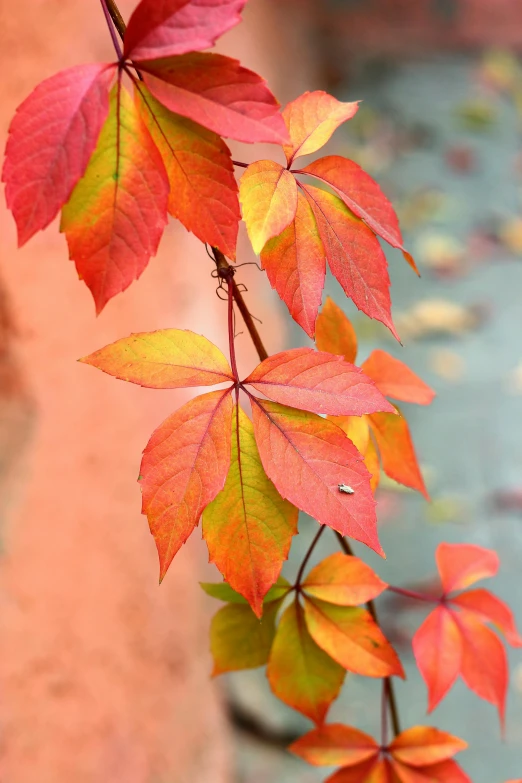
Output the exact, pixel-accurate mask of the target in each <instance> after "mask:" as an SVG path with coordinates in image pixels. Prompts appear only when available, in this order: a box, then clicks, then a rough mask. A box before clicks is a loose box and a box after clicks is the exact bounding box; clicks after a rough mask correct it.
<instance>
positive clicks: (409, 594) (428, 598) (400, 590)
mask: <svg viewBox="0 0 522 783" xmlns="http://www.w3.org/2000/svg"><path fill="white" fill-rule="evenodd" d="M387 589H388V590H389V591H390V592H391V593H397V595H403V596H404V597H405V598H413V599H415V600H416V601H425V602H427V603H430V604H438V603H440V600H441V599H440V598H436V597H435V596H433V595H424V594H423V593H418V592H417V591H416V590H406V589H405V588H404V587H394V585H388V587H387Z"/></svg>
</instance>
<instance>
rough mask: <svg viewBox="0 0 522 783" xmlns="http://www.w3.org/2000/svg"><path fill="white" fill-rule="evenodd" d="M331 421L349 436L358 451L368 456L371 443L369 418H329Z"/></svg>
mask: <svg viewBox="0 0 522 783" xmlns="http://www.w3.org/2000/svg"><path fill="white" fill-rule="evenodd" d="M329 419H330V421H333V423H334V424H336V425H337V426H338V427H340V428H341V429H342V431H343V432H345V433H346V435H348V437H349V438H350V440H351V441H352V443H353V445H354V446H355V448H356V449H357V451H359V452H360V453H361V454H363V455H365V454H366V451H367V449H368V444H369V442H370V426H369V424H368V421H369V419H368V416H329Z"/></svg>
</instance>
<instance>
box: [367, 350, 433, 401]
mask: <svg viewBox="0 0 522 783" xmlns="http://www.w3.org/2000/svg"><path fill="white" fill-rule="evenodd" d="M361 370H362V371H363V372H364V373H365V374H366V375H368V377H369V378H371V379H372V381H374V383H375V385H376V386H377V388H378V389H379V391H380V392H382V394H384V395H385V396H386V397H394V398H395V399H396V400H401V401H402V402H414V403H417V404H418V405H429V404H430V403H431V402H432V401H433V398H434V397H435V392H434V391H433V389H431V388H430V387H429V386H428V385H427V384H426V383H424V381H423V380H421V378H419V376H418V375H416V374H415V373H414V372H413V371H412V370H410V368H409V367H408V366H407V365H406V364H404V362H401V361H400V360H399V359H395V358H394V357H393V356H390V354H389V353H386V351H379V350H377V351H373V352H372V353H371V354H370V355H369V357H368V358H367V359H366V361H365V362H363V363H362V364H361Z"/></svg>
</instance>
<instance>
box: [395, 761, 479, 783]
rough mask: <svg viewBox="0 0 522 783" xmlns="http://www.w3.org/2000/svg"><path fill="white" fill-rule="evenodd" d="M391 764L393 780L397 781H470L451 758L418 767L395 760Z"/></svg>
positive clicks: (449, 782)
mask: <svg viewBox="0 0 522 783" xmlns="http://www.w3.org/2000/svg"><path fill="white" fill-rule="evenodd" d="M391 766H392V768H393V772H394V773H395V775H396V777H394V778H393V780H394V781H396V780H397V781H399V783H471V780H470V778H469V777H468V776H467V775H466V774H465V772H463V771H462V769H461V768H460V767H459V765H458V764H457V763H456V762H455V761H453V760H452V759H449V760H448V761H441V762H440V763H439V764H432V765H430V766H427V767H422V768H420V769H419V768H417V767H408V766H407V765H405V764H401V763H400V761H396V760H393V761H392V762H391ZM390 780H392V779H390Z"/></svg>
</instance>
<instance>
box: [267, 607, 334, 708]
mask: <svg viewBox="0 0 522 783" xmlns="http://www.w3.org/2000/svg"><path fill="white" fill-rule="evenodd" d="M266 674H267V677H268V682H269V683H270V687H271V689H272V691H273V693H274V694H275V695H276V696H277V698H278V699H281V701H283V702H284V703H285V704H288V706H290V707H293V709H294V710H297V711H298V712H301V713H302V714H303V715H306V716H307V718H310V720H313V721H314V722H315V723H322V722H323V720H324V719H325V717H326V713H327V712H328V709H329V707H330V704H331V703H332V702H333V701H334V700H335V699H336V698H337V696H338V695H339V691H340V690H341V686H342V684H343V681H344V677H345V674H346V673H345V671H344V669H343V668H342V667H341V666H339V664H338V663H336V662H335V661H333V660H332V659H331V658H330V657H329V656H328V655H326V653H324V652H323V651H322V650H321V648H320V647H318V646H317V645H316V643H315V642H314V640H313V639H312V637H311V636H310V634H309V633H308V630H307V628H306V623H305V619H304V615H303V609H302V607H301V606H300V604H299V603H298V602H297V601H293V602H292V603H291V604H290V606H289V607H288V608H287V609H286V611H285V612H284V614H283V616H282V617H281V621H280V623H279V627H278V629H277V633H276V637H275V639H274V643H273V645H272V650H271V652H270V658H269V660H268V667H267V671H266Z"/></svg>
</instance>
